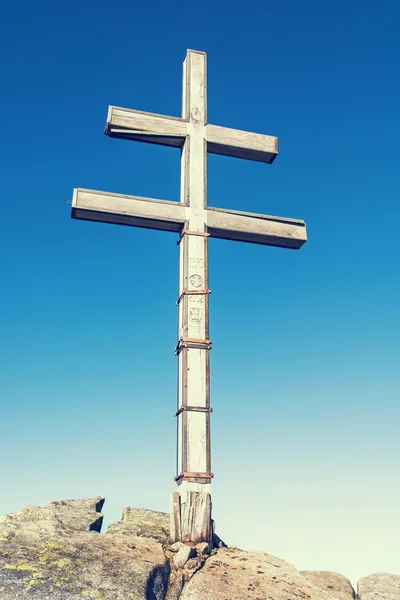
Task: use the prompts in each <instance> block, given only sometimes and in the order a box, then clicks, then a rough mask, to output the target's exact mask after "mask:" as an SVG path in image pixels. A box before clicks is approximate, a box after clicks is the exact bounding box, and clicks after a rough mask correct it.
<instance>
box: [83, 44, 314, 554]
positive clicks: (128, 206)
mask: <svg viewBox="0 0 400 600" xmlns="http://www.w3.org/2000/svg"><path fill="white" fill-rule="evenodd" d="M182 96H183V98H182V107H183V108H182V117H181V118H178V117H169V116H165V115H158V114H153V113H146V112H142V111H137V110H130V109H126V108H118V107H115V106H110V107H109V111H108V116H107V122H106V128H105V133H106V134H107V135H109V136H110V137H116V138H122V139H128V140H134V141H139V142H149V143H151V144H161V145H164V146H175V147H178V148H181V193H180V202H179V203H178V202H167V201H164V200H154V199H150V198H141V197H137V196H125V195H120V194H111V193H106V192H98V191H93V190H84V189H75V190H74V196H73V201H72V217H73V218H75V219H86V220H89V221H102V222H106V223H118V224H122V225H133V226H136V227H147V228H151V229H163V230H166V231H173V232H176V233H178V234H179V240H178V244H179V294H178V300H177V305H178V313H179V317H178V343H177V346H176V349H175V353H176V355H177V357H178V409H177V412H176V417H177V427H178V448H177V473H176V477H175V480H176V482H177V485H178V488H177V489H178V491H177V492H175V493H173V495H172V508H171V540H172V541H177V540H182V541H184V542H188V543H190V542H191V543H196V542H199V541H212V527H211V496H210V487H211V486H210V483H211V478H212V477H213V474H212V473H211V456H210V413H211V411H212V409H211V408H210V349H211V341H210V336H209V330H208V306H209V294H210V290H209V289H208V238H209V237H216V238H224V239H228V240H236V241H240V242H250V243H255V244H265V245H269V246H280V247H283V248H293V249H298V248H300V247H301V246H302V245H303V244H304V242H305V241H306V239H307V236H306V228H305V223H304V221H299V220H295V219H286V218H282V217H271V216H268V215H261V214H254V213H245V212H239V211H234V210H227V209H220V208H211V207H209V206H207V176H206V173H207V168H206V164H207V163H206V160H207V152H212V153H214V154H223V155H225V156H234V157H237V158H245V159H249V160H255V161H260V162H265V163H269V164H271V163H272V162H273V160H274V159H275V157H276V155H277V153H278V140H277V138H276V137H271V136H267V135H260V134H257V133H248V132H246V131H238V130H235V129H228V128H226V127H219V126H217V125H210V124H208V123H207V96H206V54H205V53H204V52H197V51H193V50H188V51H187V54H186V57H185V60H184V63H183V91H182Z"/></svg>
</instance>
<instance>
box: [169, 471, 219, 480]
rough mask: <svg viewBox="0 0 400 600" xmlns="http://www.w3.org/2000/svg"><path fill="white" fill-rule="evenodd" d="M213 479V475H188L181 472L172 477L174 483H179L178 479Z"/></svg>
mask: <svg viewBox="0 0 400 600" xmlns="http://www.w3.org/2000/svg"><path fill="white" fill-rule="evenodd" d="M213 477H214V473H188V472H186V471H183V472H182V473H179V475H177V476H176V477H174V481H179V479H212V478H213Z"/></svg>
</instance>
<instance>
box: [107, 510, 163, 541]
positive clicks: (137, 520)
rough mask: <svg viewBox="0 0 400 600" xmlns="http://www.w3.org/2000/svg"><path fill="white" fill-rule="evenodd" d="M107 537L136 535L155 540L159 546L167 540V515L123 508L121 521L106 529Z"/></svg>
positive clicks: (152, 511)
mask: <svg viewBox="0 0 400 600" xmlns="http://www.w3.org/2000/svg"><path fill="white" fill-rule="evenodd" d="M106 533H107V534H108V535H114V534H118V535H132V534H134V535H137V536H138V537H146V538H152V539H154V540H157V541H158V542H160V543H161V544H163V543H166V542H167V541H168V539H169V515H168V514H167V513H163V512H157V511H155V510H148V509H146V508H130V507H129V506H127V507H125V509H124V511H123V513H122V519H121V521H118V523H113V524H112V525H110V526H109V527H108V528H107V531H106Z"/></svg>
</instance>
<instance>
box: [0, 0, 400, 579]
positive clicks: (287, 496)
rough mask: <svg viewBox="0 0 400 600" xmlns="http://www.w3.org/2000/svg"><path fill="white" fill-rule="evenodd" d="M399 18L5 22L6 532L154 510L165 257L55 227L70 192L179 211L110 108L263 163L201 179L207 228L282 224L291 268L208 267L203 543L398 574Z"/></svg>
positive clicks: (183, 12)
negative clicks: (208, 511) (244, 221)
mask: <svg viewBox="0 0 400 600" xmlns="http://www.w3.org/2000/svg"><path fill="white" fill-rule="evenodd" d="M399 20H400V9H399V5H398V3H397V2H395V1H394V0H393V1H392V2H391V1H385V0H383V2H380V3H378V2H376V1H375V2H371V1H370V0H350V2H349V1H346V2H345V1H344V0H337V1H335V2H327V3H326V2H317V1H316V0H305V1H303V2H295V1H294V0H290V1H289V0H287V1H284V0H282V1H281V2H265V1H261V0H256V1H253V2H249V3H241V2H235V1H232V0H229V1H228V0H221V1H218V0H214V1H210V0H209V1H205V2H202V3H201V2H197V3H189V2H183V1H182V2H181V1H177V0H170V1H169V2H160V1H159V0H155V1H153V2H147V3H137V2H128V1H125V0H115V1H114V2H104V1H96V2H94V1H92V2H90V1H87V2H81V1H79V2H78V1H77V0H71V1H70V2H68V3H67V2H63V3H60V2H50V1H49V0H42V1H40V0H39V1H38V2H35V3H32V2H28V1H27V0H24V1H21V0H3V2H2V18H1V24H0V29H1V31H0V33H1V35H0V45H1V48H0V50H1V52H0V61H1V83H2V94H1V100H0V101H1V114H2V136H1V142H0V159H1V167H0V169H1V203H2V204H1V205H2V212H1V226H0V227H1V238H0V245H1V259H0V260H1V281H2V286H1V296H0V319H1V342H0V370H1V383H0V394H1V439H0V464H1V490H2V491H1V495H0V514H2V513H6V512H14V511H16V510H18V509H20V508H22V507H23V506H25V505H26V504H42V503H44V502H46V501H49V500H55V499H61V498H73V497H84V496H92V495H98V494H100V495H105V496H106V498H107V503H106V505H105V509H104V510H105V514H106V520H107V522H110V521H113V520H117V519H118V518H119V517H120V514H121V511H122V508H123V506H124V505H131V506H143V507H148V508H153V509H156V510H166V511H167V510H168V506H169V494H170V492H171V491H173V489H174V483H173V476H174V475H175V472H174V468H175V421H174V418H173V413H174V411H175V405H176V359H175V357H174V353H173V348H174V346H175V343H176V320H177V316H176V307H175V300H176V290H177V247H176V243H175V242H176V235H175V234H173V233H165V232H157V231H149V230H144V229H133V228H128V227H126V228H125V227H118V226H112V225H104V224H98V223H89V222H81V221H74V220H72V219H71V218H70V206H69V205H68V201H69V200H70V199H71V198H72V189H73V188H74V187H86V188H92V189H99V190H105V191H112V192H120V193H127V194H133V195H139V196H147V197H155V198H164V199H168V200H178V199H179V198H178V194H179V151H178V150H176V149H172V148H161V147H157V146H146V145H145V144H137V143H134V142H127V141H122V140H115V139H114V140H112V139H109V138H108V137H106V136H104V135H103V128H104V124H105V118H106V114H107V107H108V105H109V104H114V105H117V106H124V107H127V108H135V109H139V110H145V111H151V112H159V113H165V114H170V115H176V116H179V115H180V110H181V65H182V60H183V58H184V55H185V52H186V49H187V48H194V49H197V50H203V51H206V52H207V53H208V112H209V121H210V122H211V123H214V124H217V125H224V126H228V127H234V128H238V129H245V130H249V131H256V132H261V133H266V134H270V135H277V136H278V137H279V148H280V154H279V156H278V158H277V160H276V161H275V163H274V164H273V165H272V166H270V165H265V164H257V163H251V162H246V161H240V160H237V159H233V158H224V157H218V156H210V157H209V163H208V165H209V204H210V205H212V206H219V207H225V208H234V209H238V210H245V211H251V212H261V213H266V214H273V215H281V216H286V217H293V218H300V219H304V220H306V222H307V226H308V234H309V242H308V243H307V245H306V246H304V247H303V248H302V249H301V250H300V251H298V252H294V251H290V250H283V249H277V248H268V247H264V246H256V245H247V244H239V243H235V242H228V241H222V240H211V241H210V288H211V289H212V291H213V293H212V296H211V321H210V325H211V339H212V340H213V350H212V356H211V367H212V392H211V405H212V406H213V408H214V413H213V415H212V454H213V465H212V470H213V472H214V473H215V480H214V482H213V506H214V518H215V520H216V524H217V532H218V533H219V535H220V536H221V537H222V538H224V539H225V540H226V541H227V542H228V543H230V544H236V545H238V546H241V547H244V548H247V549H259V550H263V551H265V552H268V553H270V554H275V555H277V556H279V557H281V558H284V559H285V560H288V561H290V562H292V563H294V564H295V565H296V566H297V567H298V568H300V569H327V570H334V571H339V572H342V573H343V574H345V575H347V576H348V577H350V578H351V579H352V581H353V582H355V581H356V580H357V579H358V578H360V577H362V576H366V575H368V574H370V573H372V572H376V571H389V572H396V571H397V572H399V562H398V556H399V554H400V551H399V525H398V524H399V505H400V483H399V473H398V465H399V459H400V441H399V433H398V432H399V419H400V408H399V399H400V377H399V362H400V350H399V325H400V317H399V303H400V285H399V259H400V251H399V241H398V235H399V234H398V231H399V226H398V223H399V219H400V209H399V177H398V170H399V167H398V164H399V139H400V120H399V106H400V85H399V79H398V70H399V61H400V43H399V35H400V31H399V29H400V27H399Z"/></svg>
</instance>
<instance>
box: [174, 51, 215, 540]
mask: <svg viewBox="0 0 400 600" xmlns="http://www.w3.org/2000/svg"><path fill="white" fill-rule="evenodd" d="M182 118H183V119H185V120H187V122H188V135H187V137H186V140H185V143H184V146H183V149H182V156H181V198H180V201H181V203H184V204H186V205H188V206H189V210H188V215H189V219H188V221H187V222H186V225H185V228H184V231H183V233H182V235H181V238H180V241H179V291H178V294H179V299H178V346H177V354H178V411H177V418H178V425H177V429H178V444H177V477H176V481H177V483H178V492H177V493H175V500H176V502H177V507H176V510H178V511H179V510H180V514H181V519H179V520H180V523H181V532H180V535H179V534H178V535H176V537H177V538H179V539H181V540H182V541H184V542H197V541H204V540H205V539H209V540H210V541H211V537H212V533H211V513H210V510H211V503H210V497H209V494H210V481H211V477H212V475H211V472H210V471H211V456H210V454H211V452H210V349H211V342H210V341H209V330H208V298H209V290H208V236H209V234H208V233H207V232H206V223H205V220H204V209H205V207H206V204H207V187H206V168H207V167H206V165H207V163H206V156H207V148H206V140H205V126H206V124H207V96H206V55H205V53H203V52H192V51H190V52H188V53H187V55H186V58H185V61H184V64H183V93H182ZM177 494H179V498H178V497H177ZM204 494H205V496H204ZM199 503H200V505H201V506H202V507H203V508H200V507H199ZM179 507H180V508H179ZM199 511H200V512H203V514H199ZM196 512H197V513H198V514H196V515H195V514H193V518H190V517H189V518H188V516H189V513H196ZM199 519H200V521H201V524H200V525H199V522H198V521H199Z"/></svg>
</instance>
